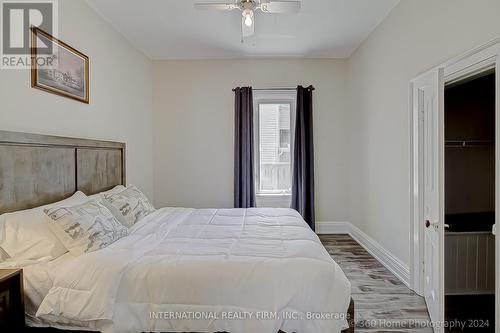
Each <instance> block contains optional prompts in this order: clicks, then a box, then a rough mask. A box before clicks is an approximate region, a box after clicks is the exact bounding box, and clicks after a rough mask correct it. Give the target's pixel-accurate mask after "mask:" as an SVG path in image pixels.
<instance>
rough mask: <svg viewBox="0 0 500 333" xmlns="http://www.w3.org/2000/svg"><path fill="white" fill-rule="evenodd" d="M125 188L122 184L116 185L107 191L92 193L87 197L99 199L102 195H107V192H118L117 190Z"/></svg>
mask: <svg viewBox="0 0 500 333" xmlns="http://www.w3.org/2000/svg"><path fill="white" fill-rule="evenodd" d="M125 189H126V187H125V186H123V185H116V186H115V187H113V188H112V189H111V190H107V191H104V192H100V193H96V194H92V195H89V196H87V198H88V200H101V199H102V196H103V195H106V194H108V195H109V194H115V193H119V192H121V191H123V190H125Z"/></svg>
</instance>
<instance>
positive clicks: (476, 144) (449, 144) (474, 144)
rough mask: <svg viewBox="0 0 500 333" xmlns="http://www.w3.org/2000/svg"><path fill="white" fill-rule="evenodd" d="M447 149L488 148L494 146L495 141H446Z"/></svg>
mask: <svg viewBox="0 0 500 333" xmlns="http://www.w3.org/2000/svg"><path fill="white" fill-rule="evenodd" d="M444 144H445V146H446V147H452V148H470V147H488V146H494V145H495V141H492V140H446V141H445V143H444Z"/></svg>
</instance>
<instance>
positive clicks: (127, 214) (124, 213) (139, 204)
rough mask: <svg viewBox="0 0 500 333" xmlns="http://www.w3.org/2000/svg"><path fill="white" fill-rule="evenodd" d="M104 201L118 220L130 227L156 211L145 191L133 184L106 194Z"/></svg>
mask: <svg viewBox="0 0 500 333" xmlns="http://www.w3.org/2000/svg"><path fill="white" fill-rule="evenodd" d="M103 203H104V205H105V206H106V207H107V208H108V209H109V210H110V211H111V213H113V215H114V216H115V217H116V218H117V219H118V221H120V222H121V223H122V224H123V225H124V226H126V227H129V228H130V227H131V226H133V225H134V224H136V223H137V222H138V221H139V220H140V219H141V218H143V217H144V216H146V215H149V214H150V213H152V212H154V211H155V208H154V207H153V205H152V204H151V202H150V201H149V200H148V198H147V197H146V196H145V195H144V193H142V192H141V191H140V190H139V189H138V188H137V187H135V186H133V185H130V186H128V187H127V188H126V189H125V190H123V191H121V192H119V193H115V194H104V195H103Z"/></svg>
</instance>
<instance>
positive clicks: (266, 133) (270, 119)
mask: <svg viewBox="0 0 500 333" xmlns="http://www.w3.org/2000/svg"><path fill="white" fill-rule="evenodd" d="M254 108H255V109H254V115H255V122H254V123H255V124H256V125H257V126H254V127H255V140H256V144H255V147H256V151H255V159H256V163H255V166H256V167H255V173H256V175H255V181H256V186H255V189H256V195H257V205H258V206H261V207H263V206H271V207H289V205H290V194H291V189H292V181H291V179H292V177H291V174H292V168H291V162H292V145H293V143H292V138H293V135H292V129H293V126H292V124H293V123H294V115H295V91H256V92H255V93H254Z"/></svg>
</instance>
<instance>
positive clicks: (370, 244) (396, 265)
mask: <svg viewBox="0 0 500 333" xmlns="http://www.w3.org/2000/svg"><path fill="white" fill-rule="evenodd" d="M316 233H317V234H319V235H321V234H348V235H349V236H351V237H352V238H353V239H354V240H355V241H356V242H358V243H359V245H361V246H362V247H364V248H365V250H366V251H368V252H369V253H370V254H371V255H372V256H373V257H375V259H377V260H378V261H380V263H382V265H384V266H385V267H386V268H387V269H388V270H389V271H391V272H392V274H394V275H396V277H397V278H398V279H399V280H401V282H403V283H404V284H405V285H406V286H407V287H408V288H409V286H410V267H409V266H408V265H406V264H405V263H403V262H402V261H401V260H399V259H398V258H396V257H395V256H394V255H393V254H392V253H391V252H389V251H387V250H386V249H385V248H384V247H383V246H382V245H380V244H379V243H377V242H376V241H375V240H374V239H373V238H371V237H370V236H368V235H367V234H365V233H364V232H363V231H361V230H360V229H359V228H358V227H356V226H355V225H353V224H352V223H350V222H316Z"/></svg>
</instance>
